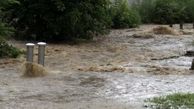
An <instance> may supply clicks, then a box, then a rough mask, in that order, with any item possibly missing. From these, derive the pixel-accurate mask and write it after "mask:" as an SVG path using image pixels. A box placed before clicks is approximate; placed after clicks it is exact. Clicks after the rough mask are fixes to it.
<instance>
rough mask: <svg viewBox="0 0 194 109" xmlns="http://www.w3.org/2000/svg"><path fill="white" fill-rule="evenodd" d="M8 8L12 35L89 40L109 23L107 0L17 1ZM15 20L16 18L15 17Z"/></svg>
mask: <svg viewBox="0 0 194 109" xmlns="http://www.w3.org/2000/svg"><path fill="white" fill-rule="evenodd" d="M19 2H20V4H17V5H13V6H11V7H9V8H8V11H9V12H10V13H11V15H9V18H7V19H9V23H12V25H13V26H14V27H15V28H16V30H17V32H16V34H15V37H17V38H24V39H33V40H44V41H45V40H72V39H76V38H81V39H90V38H92V36H94V35H98V34H103V33H105V32H106V29H107V28H109V25H110V16H109V14H108V7H109V1H108V0H19ZM16 19H17V20H16Z"/></svg>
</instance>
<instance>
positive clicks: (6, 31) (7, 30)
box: [0, 0, 17, 38]
mask: <svg viewBox="0 0 194 109" xmlns="http://www.w3.org/2000/svg"><path fill="white" fill-rule="evenodd" d="M13 3H17V1H15V0H0V37H1V38H2V37H6V36H9V35H11V34H12V33H13V28H11V27H9V25H8V24H6V23H5V22H4V21H3V18H2V16H3V15H4V11H3V10H4V9H5V8H6V7H7V6H8V5H9V4H13Z"/></svg>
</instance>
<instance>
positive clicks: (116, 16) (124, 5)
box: [111, 0, 140, 28]
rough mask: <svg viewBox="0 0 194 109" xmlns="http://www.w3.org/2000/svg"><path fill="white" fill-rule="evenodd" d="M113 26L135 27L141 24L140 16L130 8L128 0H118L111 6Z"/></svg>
mask: <svg viewBox="0 0 194 109" xmlns="http://www.w3.org/2000/svg"><path fill="white" fill-rule="evenodd" d="M111 11H112V12H111V16H112V22H113V24H112V27H113V28H133V27H137V26H138V25H139V24H140V16H139V14H138V13H137V12H136V11H135V10H132V9H130V8H129V5H128V2H127V1H126V0H116V1H115V2H114V3H113V4H112V7H111Z"/></svg>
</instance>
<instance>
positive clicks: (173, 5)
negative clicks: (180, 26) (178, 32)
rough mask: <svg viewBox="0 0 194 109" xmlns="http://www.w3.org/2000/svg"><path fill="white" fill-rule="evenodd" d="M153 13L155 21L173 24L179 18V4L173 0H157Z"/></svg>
mask: <svg viewBox="0 0 194 109" xmlns="http://www.w3.org/2000/svg"><path fill="white" fill-rule="evenodd" d="M153 14H154V16H155V17H154V19H153V21H154V22H155V23H160V24H174V23H176V22H177V19H179V16H178V15H179V4H178V3H177V2H175V1H174V0H157V1H156V5H155V8H154V12H153Z"/></svg>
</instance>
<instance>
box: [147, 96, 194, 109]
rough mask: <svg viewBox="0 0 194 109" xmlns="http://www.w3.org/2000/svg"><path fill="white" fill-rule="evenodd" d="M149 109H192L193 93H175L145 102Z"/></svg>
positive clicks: (193, 102)
mask: <svg viewBox="0 0 194 109" xmlns="http://www.w3.org/2000/svg"><path fill="white" fill-rule="evenodd" d="M146 102H147V103H148V104H149V106H148V107H149V108H151V109H194V93H193V94H191V93H186V94H184V93H175V94H172V95H167V96H163V97H155V98H152V99H148V100H146Z"/></svg>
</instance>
